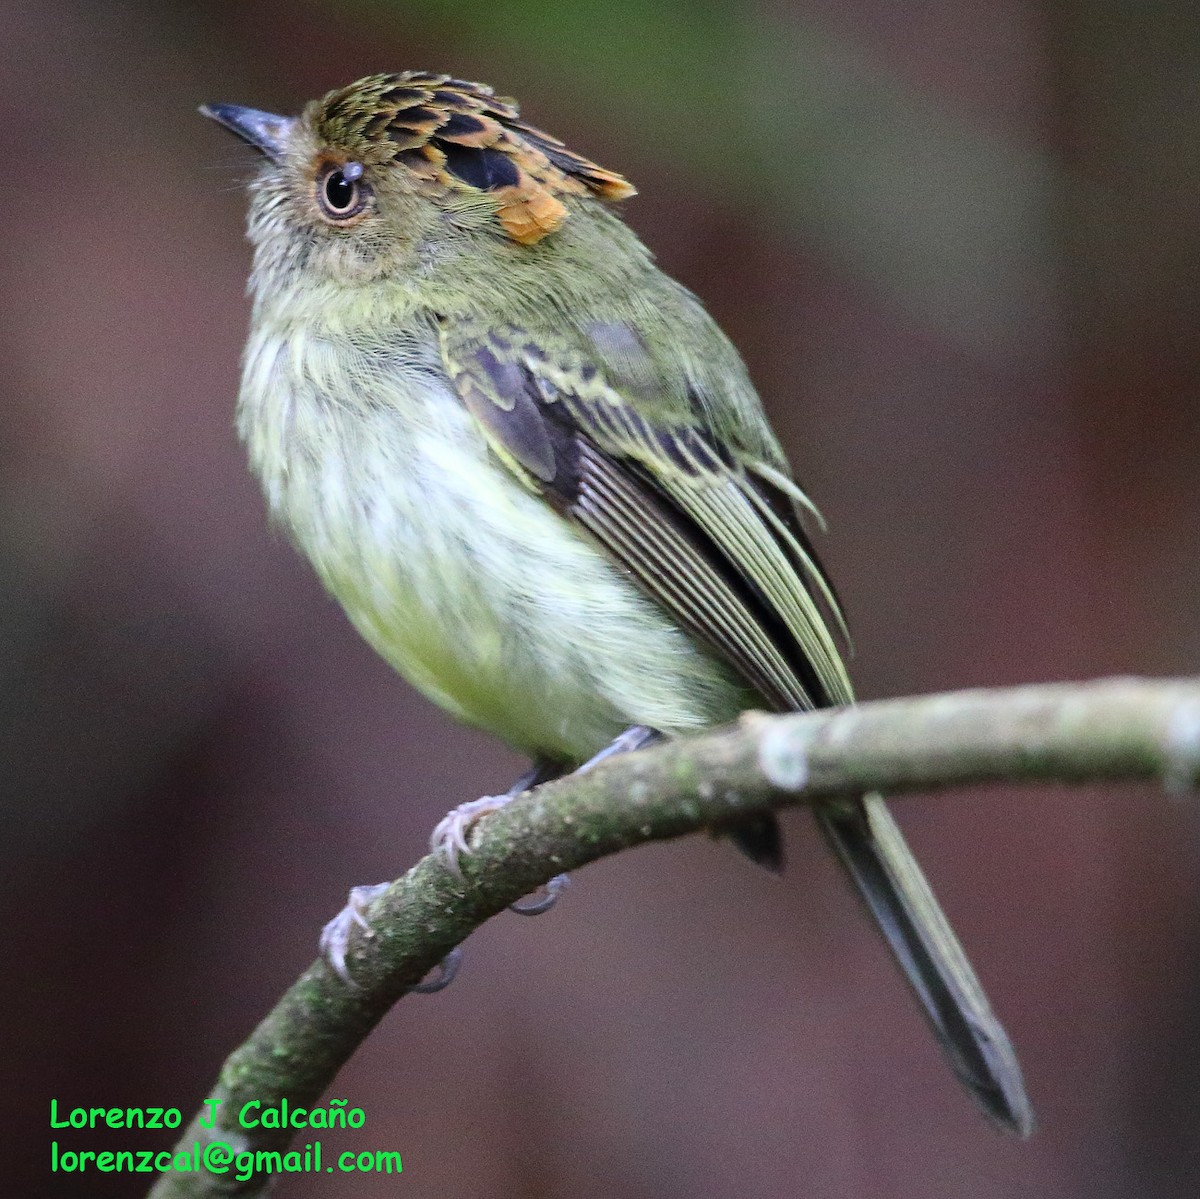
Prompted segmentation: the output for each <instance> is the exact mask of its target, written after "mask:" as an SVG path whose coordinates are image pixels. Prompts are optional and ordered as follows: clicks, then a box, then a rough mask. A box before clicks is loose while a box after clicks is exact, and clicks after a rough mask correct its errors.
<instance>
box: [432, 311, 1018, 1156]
mask: <svg viewBox="0 0 1200 1199" xmlns="http://www.w3.org/2000/svg"><path fill="white" fill-rule="evenodd" d="M442 349H443V357H444V361H445V363H446V367H447V370H448V372H449V374H450V377H451V379H452V380H453V382H454V384H455V387H456V388H457V391H458V394H459V395H460V396H461V397H462V400H463V403H464V404H465V405H466V407H467V408H468V410H469V411H470V412H471V413H472V414H473V415H474V416H475V417H476V419H477V420H478V421H479V423H480V426H481V427H482V428H483V429H484V430H485V432H486V434H487V436H488V438H489V441H490V444H491V445H492V447H493V449H494V450H495V452H496V453H497V455H498V456H499V457H500V458H501V459H502V460H503V461H504V462H506V463H507V464H508V465H509V467H510V468H511V469H512V470H513V471H515V472H516V473H517V474H518V475H519V476H520V477H521V478H522V479H523V480H524V481H525V482H526V484H527V485H528V486H530V487H531V488H533V489H534V490H536V491H538V492H539V493H540V494H542V495H543V496H544V497H545V498H546V500H547V502H549V503H551V504H553V505H554V506H555V507H556V508H557V509H558V510H559V511H561V512H562V513H563V514H564V515H565V516H566V517H568V518H569V519H571V520H573V521H575V522H576V523H578V524H579V525H580V526H581V527H583V528H585V529H587V530H588V531H589V532H590V533H591V534H592V535H593V536H594V537H595V538H596V539H597V541H599V542H600V544H601V545H603V546H604V548H605V549H606V550H607V551H608V552H609V553H610V554H611V555H612V556H613V558H614V559H615V560H616V561H617V562H620V563H621V564H622V565H623V566H624V567H626V568H627V569H628V570H629V571H630V572H631V573H632V574H633V576H634V577H635V578H636V579H637V580H638V582H639V583H640V584H641V585H642V586H643V587H644V588H645V590H646V591H647V592H648V593H649V594H650V595H652V596H653V597H654V598H655V599H656V600H658V602H659V603H660V604H662V605H663V607H664V608H666V609H667V610H668V611H669V612H670V613H671V614H672V615H673V616H674V617H675V619H676V620H678V621H679V623H680V624H681V625H683V627H685V628H686V629H688V630H689V631H690V632H691V633H693V634H694V635H695V636H696V637H698V638H700V639H701V640H703V641H704V642H706V643H707V644H708V645H710V646H711V647H712V648H713V649H714V650H715V651H716V652H717V653H718V654H720V655H721V657H723V658H724V659H725V660H726V661H728V662H729V663H730V664H731V665H733V666H734V668H735V669H737V670H738V671H739V672H740V673H741V674H742V676H743V677H744V678H745V679H746V680H747V681H748V682H749V683H751V684H752V685H753V686H754V687H756V688H757V689H758V690H759V692H760V693H761V694H762V696H763V698H764V700H765V701H766V702H767V703H769V704H771V705H772V706H774V707H776V708H779V709H782V710H787V709H798V708H799V709H803V708H812V707H821V706H825V705H828V704H836V703H848V702H850V701H851V699H852V693H851V690H850V682H849V679H848V678H847V676H846V671H845V667H844V666H843V664H842V659H841V656H840V654H839V653H838V651H837V648H836V646H835V645H834V642H833V638H832V636H831V633H830V625H831V624H833V625H840V623H841V616H840V610H839V607H838V602H837V598H836V596H835V595H834V592H833V589H832V587H831V585H830V584H829V582H828V580H827V579H826V577H825V575H824V573H823V572H822V570H821V568H820V565H819V564H818V563H817V561H816V558H815V556H814V555H813V552H812V547H811V544H810V543H809V541H808V539H807V537H806V536H805V534H804V531H803V529H802V527H801V526H800V523H799V519H798V516H797V511H796V506H797V505H798V504H799V505H804V504H806V503H807V501H805V499H804V497H803V494H802V493H801V492H800V491H799V489H798V488H797V487H796V486H795V484H794V483H792V481H791V480H790V479H789V478H788V477H787V476H786V475H785V474H784V473H783V472H782V471H780V470H779V469H778V468H777V467H774V466H773V465H772V464H770V463H765V462H760V461H755V460H753V459H750V460H739V459H738V457H737V456H736V453H735V452H732V451H730V450H729V449H728V448H726V447H723V446H718V445H716V444H714V442H713V441H712V440H711V439H710V438H709V437H708V436H707V434H706V432H705V430H704V428H703V427H702V426H701V425H700V424H699V423H696V422H689V421H687V420H675V421H660V422H657V423H655V422H652V421H650V420H648V419H646V417H644V416H643V415H642V414H641V413H640V412H639V411H636V410H635V409H633V408H632V407H631V406H630V405H629V404H628V403H626V402H625V400H624V399H623V398H622V396H621V395H620V393H619V392H618V391H617V390H615V389H614V388H613V387H611V386H609V384H608V382H607V381H606V380H605V378H604V377H603V376H602V374H601V373H600V372H599V371H598V370H597V368H596V366H595V364H594V363H593V362H591V361H589V360H587V359H586V358H581V357H580V356H579V355H578V353H577V352H576V351H575V350H574V349H573V347H571V346H569V345H568V346H560V347H558V349H557V352H556V351H555V350H553V349H551V348H550V347H549V346H548V345H547V344H545V343H544V342H539V341H537V340H536V339H533V338H531V337H530V336H529V335H528V334H527V333H525V332H524V331H522V330H516V329H509V330H495V329H486V330H485V329H482V328H472V327H471V326H470V325H469V324H466V325H464V324H457V325H455V326H454V327H453V328H449V327H443V329H442ZM827 617H828V619H827ZM816 816H817V820H818V823H819V825H820V827H821V829H822V831H823V832H824V834H825V836H826V837H827V838H828V840H829V842H830V844H831V845H832V846H833V848H834V849H835V850H836V852H837V853H838V856H839V857H840V859H841V860H842V862H843V864H844V865H845V867H846V869H847V870H848V872H849V873H850V876H851V877H852V878H853V879H854V881H855V883H856V884H857V885H858V887H859V889H860V891H861V892H862V895H863V898H864V900H865V901H866V903H867V906H868V908H869V910H870V911H871V913H872V915H873V916H874V917H875V920H876V922H877V923H878V925H879V927H880V930H881V931H882V933H883V935H884V937H885V939H886V940H887V942H888V944H889V945H890V947H891V949H892V951H893V953H894V954H895V956H896V959H897V961H898V962H899V964H900V967H901V969H902V970H903V972H904V974H905V976H906V977H907V979H908V981H909V983H910V984H911V985H912V987H913V990H914V991H915V993H916V996H917V999H918V1000H919V1002H920V1004H921V1007H922V1010H923V1011H924V1013H925V1016H926V1019H927V1020H928V1021H929V1023H930V1026H931V1027H932V1029H933V1031H934V1034H935V1035H936V1037H937V1039H938V1040H939V1041H940V1042H941V1044H942V1046H943V1048H944V1049H945V1051H946V1053H947V1055H948V1057H949V1058H950V1061H951V1065H952V1066H953V1068H954V1071H955V1073H956V1074H957V1075H958V1076H959V1077H960V1078H961V1079H962V1080H963V1082H964V1083H965V1084H966V1085H967V1087H968V1088H969V1089H970V1090H971V1091H972V1093H973V1094H974V1095H975V1096H976V1098H977V1099H979V1101H980V1102H981V1103H982V1105H983V1106H984V1108H985V1109H986V1110H987V1111H988V1112H989V1113H990V1114H991V1115H992V1116H993V1117H994V1118H995V1119H997V1120H998V1121H999V1122H1000V1123H1002V1124H1004V1125H1005V1126H1006V1127H1009V1128H1011V1129H1013V1130H1015V1131H1017V1132H1018V1133H1020V1134H1022V1135H1025V1134H1028V1132H1029V1131H1030V1130H1031V1128H1032V1127H1033V1114H1032V1111H1031V1109H1030V1106H1029V1100H1028V1098H1027V1097H1026V1095H1025V1089H1024V1083H1023V1082H1022V1079H1021V1071H1020V1067H1019V1066H1018V1064H1017V1060H1016V1056H1015V1054H1014V1053H1013V1050H1012V1046H1011V1045H1010V1044H1009V1041H1008V1037H1007V1035H1006V1034H1005V1032H1004V1029H1003V1028H1002V1027H1001V1025H1000V1023H999V1022H998V1021H997V1020H996V1018H995V1016H994V1015H993V1014H992V1011H991V1008H990V1006H989V1005H988V1001H987V997H986V995H985V994H984V992H983V989H982V987H981V986H980V985H979V982H978V980H977V979H976V977H975V974H974V972H973V971H972V969H971V966H970V964H969V963H968V961H967V959H966V957H965V956H964V954H963V952H962V949H961V948H960V946H959V944H958V941H957V939H956V938H955V936H954V933H953V931H952V930H951V928H950V925H949V924H948V922H947V921H946V918H945V916H944V915H943V914H942V911H941V908H940V907H939V906H938V904H937V901H936V900H935V899H934V897H933V894H932V892H931V891H930V890H929V886H928V884H927V883H926V882H925V879H924V876H923V875H922V874H921V870H920V867H919V866H918V865H917V863H916V861H915V860H914V859H913V856H912V854H911V852H910V851H909V849H908V847H907V845H906V844H905V842H904V839H903V837H902V836H901V834H900V831H899V829H898V828H896V826H895V824H894V822H893V821H892V819H891V817H890V815H889V814H888V812H887V809H886V807H885V806H884V804H883V801H882V800H881V799H879V797H878V796H868V797H867V798H866V799H864V800H860V801H857V802H853V803H847V804H845V805H836V806H835V805H830V806H828V807H822V808H819V809H817V810H816ZM731 835H732V836H733V837H734V838H735V840H737V841H738V843H739V844H740V845H741V846H742V847H743V848H744V849H745V850H746V851H747V852H748V853H749V854H750V855H751V856H752V857H754V858H755V859H756V860H758V861H761V862H763V864H765V865H772V866H774V867H776V868H778V865H779V861H780V845H779V837H778V829H777V826H776V824H775V821H774V820H773V819H772V818H770V817H768V818H766V819H764V820H760V821H758V822H756V823H755V824H753V825H750V826H748V827H746V828H735V829H733V830H731Z"/></svg>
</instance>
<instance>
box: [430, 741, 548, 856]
mask: <svg viewBox="0 0 1200 1199" xmlns="http://www.w3.org/2000/svg"><path fill="white" fill-rule="evenodd" d="M565 773H566V767H565V766H563V765H562V763H560V762H545V761H538V762H534V763H533V765H532V766H531V767H530V768H529V769H528V770H527V771H525V773H524V774H523V775H521V777H520V778H519V779H517V781H516V782H515V783H513V785H512V786H511V787H509V789H508V790H507V791H505V792H504V794H503V795H484V796H481V797H480V798H479V799H472V800H470V801H469V802H468V803H463V804H459V805H458V807H457V808H452V809H451V810H450V811H449V812H447V813H446V815H445V816H443V817H442V818H441V820H439V821H438V823H437V826H436V827H435V828H434V830H433V832H432V833H431V834H430V837H429V848H430V850H431V851H432V852H433V853H435V854H437V853H440V854H441V855H442V856H443V857H444V858H445V859H446V865H447V866H449V867H450V869H451V871H452V872H453V873H455V874H461V873H462V871H461V869H460V868H459V865H458V856H459V854H464V853H470V852H471V847H470V846H469V845H468V844H467V834H468V833H469V832H470V831H471V827H472V826H473V825H474V824H475V822H476V821H477V820H478V819H479V818H480V817H482V816H486V815H487V814H488V813H489V812H498V811H499V810H500V809H501V808H503V807H505V806H506V805H507V804H508V803H510V802H511V801H512V800H513V799H515V798H516V797H517V796H518V795H523V794H524V793H525V792H526V791H531V790H532V789H533V788H534V787H537V786H539V785H540V784H542V783H548V782H550V781H551V780H552V779H556V778H561V777H562V776H563V775H564V774H565Z"/></svg>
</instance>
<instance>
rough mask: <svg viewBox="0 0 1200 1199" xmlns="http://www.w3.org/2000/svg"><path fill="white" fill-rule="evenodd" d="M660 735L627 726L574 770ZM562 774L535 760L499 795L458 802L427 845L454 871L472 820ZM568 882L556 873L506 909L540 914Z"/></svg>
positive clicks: (556, 767)
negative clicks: (538, 893)
mask: <svg viewBox="0 0 1200 1199" xmlns="http://www.w3.org/2000/svg"><path fill="white" fill-rule="evenodd" d="M661 736H662V734H661V733H659V732H657V731H656V730H654V729H651V728H647V727H646V726H645V725H642V724H634V725H630V726H629V728H627V729H626V730H625V731H624V732H623V733H621V734H619V735H618V736H617V737H616V738H615V739H614V740H613V742H612V743H611V744H610V745H606V746H605V747H604V748H603V749H602V750H601V751H600V752H599V753H598V754H596V755H595V756H594V757H591V758H589V759H588V760H587V761H586V762H584V764H583V765H582V766H580V767H578V769H577V770H576V771H575V772H574V773H576V774H584V773H585V772H587V771H589V770H591V769H592V767H593V766H598V765H599V764H600V763H601V762H603V761H604V760H605V759H606V758H611V757H613V756H614V755H616V754H622V753H630V752H632V751H633V750H635V749H641V748H642V747H643V746H646V745H650V744H651V743H652V742H654V741H657V740H658V739H659V738H660V737H661ZM566 773H567V772H566V768H565V767H563V766H562V765H561V763H556V762H535V763H534V765H533V767H532V768H531V769H530V770H528V771H527V772H526V773H525V774H523V775H522V776H521V777H520V778H519V779H518V780H517V781H516V782H515V783H514V784H513V785H512V786H511V787H510V788H509V789H508V790H507V791H506V792H505V793H504V794H503V795H485V796H483V798H481V799H475V800H472V801H471V802H470V803H465V804H460V805H459V806H458V807H457V808H455V809H454V810H453V811H452V812H449V813H447V815H446V816H445V817H443V819H442V820H441V821H440V822H439V824H438V826H437V828H435V829H434V830H433V835H432V837H431V838H430V845H431V847H432V848H433V851H434V852H435V853H441V854H443V855H444V856H445V858H446V862H447V865H448V866H449V867H450V869H451V870H453V871H454V872H455V873H458V871H459V865H458V858H459V855H460V854H465V853H470V852H471V847H470V846H469V845H468V844H467V834H468V833H469V832H470V830H471V826H472V825H473V824H474V823H475V821H477V820H478V819H479V818H480V817H481V816H485V815H487V813H488V812H495V811H498V810H499V809H500V808H502V807H504V806H505V805H506V804H507V803H508V802H509V801H510V800H512V799H513V798H514V797H515V796H517V795H521V794H523V793H524V792H525V791H529V790H531V789H532V788H534V787H536V786H539V785H540V784H541V783H548V782H551V781H552V780H554V779H557V778H561V777H562V776H563V775H564V774H566ZM569 881H570V880H569V878H568V876H567V875H565V874H556V875H555V876H554V877H553V878H552V879H551V880H550V881H549V882H548V883H546V884H545V886H544V887H542V888H541V890H543V891H544V892H545V894H544V896H543V897H542V898H541V899H539V900H535V901H534V902H532V903H514V904H512V905H511V906H510V911H513V912H516V913H517V914H518V915H521V916H540V915H541V914H542V913H543V912H547V911H549V910H550V909H551V908H552V907H553V906H554V904H555V901H556V900H557V899H558V897H559V895H560V894H561V893H562V891H563V889H564V888H565V887H566V886H567V883H568V882H569Z"/></svg>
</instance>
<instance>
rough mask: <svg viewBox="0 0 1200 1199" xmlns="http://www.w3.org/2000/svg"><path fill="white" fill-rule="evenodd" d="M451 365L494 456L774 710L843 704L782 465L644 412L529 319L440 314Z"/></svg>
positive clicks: (689, 421)
mask: <svg viewBox="0 0 1200 1199" xmlns="http://www.w3.org/2000/svg"><path fill="white" fill-rule="evenodd" d="M440 335H441V347H442V356H443V360H444V363H445V366H446V370H447V373H448V374H449V376H450V378H451V380H452V381H453V384H454V387H455V389H456V391H457V393H458V395H459V396H460V398H461V399H462V402H463V404H464V405H465V406H466V408H467V410H468V411H469V412H470V413H471V414H472V415H473V416H474V418H475V419H476V421H478V423H479V425H480V427H481V428H482V429H483V431H484V434H485V436H486V437H487V439H488V442H489V444H490V445H491V447H492V449H493V451H494V452H495V454H496V456H497V457H498V458H499V459H500V461H502V462H503V463H504V464H505V465H506V466H507V467H508V468H509V469H510V470H512V471H513V472H514V474H516V475H517V476H518V477H519V478H520V479H521V480H522V482H524V483H525V484H526V485H527V486H528V487H529V488H531V489H532V490H533V491H535V492H537V493H538V494H539V495H541V496H543V497H544V498H545V500H546V501H547V503H549V504H551V505H552V506H553V507H554V508H555V509H556V510H557V511H559V512H561V513H562V514H563V515H564V516H565V517H566V518H567V519H568V520H571V521H573V522H575V523H576V524H578V525H579V526H580V527H582V528H584V529H586V530H587V531H588V532H589V533H590V534H591V535H592V536H593V537H594V538H595V539H596V540H597V541H598V542H599V543H600V544H601V545H602V546H603V547H604V548H605V549H606V550H607V552H608V553H610V554H611V555H612V556H613V558H614V559H615V560H616V561H617V562H619V563H620V564H621V565H622V566H623V567H625V568H626V569H628V570H629V571H630V572H632V574H633V575H634V577H635V578H636V579H637V580H638V582H639V583H640V584H641V586H642V587H643V588H645V590H646V591H648V592H649V593H650V594H651V595H652V596H653V597H654V598H655V599H656V600H657V601H658V602H659V603H660V604H662V605H663V607H665V608H666V609H667V611H669V612H670V613H671V614H672V616H673V617H674V618H675V619H676V620H678V621H679V623H680V624H681V625H682V626H683V627H685V628H686V629H687V630H688V631H689V632H691V633H692V634H693V635H694V636H696V637H698V638H700V639H701V640H702V641H704V642H705V643H707V644H708V645H710V646H711V647H712V648H713V649H714V650H715V651H716V652H717V653H718V654H720V655H721V656H722V657H723V658H725V659H726V660H727V661H728V662H729V663H730V664H731V665H733V666H734V668H735V669H736V670H738V671H739V672H740V673H741V674H742V675H743V676H744V677H745V678H746V679H747V681H748V682H750V684H751V685H752V686H754V687H756V688H757V689H758V690H759V691H760V692H761V693H762V695H763V698H764V700H765V701H766V702H767V703H768V704H770V705H771V706H773V707H777V708H780V709H797V708H812V707H820V706H824V705H827V704H831V703H833V704H836V703H847V702H849V701H850V699H851V690H850V681H849V678H848V677H847V674H846V669H845V666H844V664H843V662H842V657H841V654H840V653H839V652H838V648H837V645H836V643H835V640H834V636H833V633H832V630H831V626H833V627H836V628H839V629H840V630H841V631H843V632H844V625H843V622H842V618H841V613H840V609H839V606H838V602H837V599H836V597H835V595H834V593H833V590H832V588H831V586H830V585H829V582H828V580H827V579H826V577H825V575H824V573H823V571H822V569H821V567H820V565H819V563H818V562H817V560H816V558H815V556H814V555H813V553H812V548H811V545H810V544H809V542H808V539H807V538H806V537H805V535H804V533H803V530H802V529H801V527H800V524H799V521H798V519H797V516H796V504H797V503H807V501H806V500H805V499H804V497H803V494H802V493H801V492H800V491H799V489H798V488H797V487H796V485H795V484H794V483H792V481H791V480H790V479H789V478H788V477H787V475H786V474H785V473H784V472H783V471H781V470H780V469H779V468H778V467H775V466H772V465H771V464H769V463H765V462H761V461H756V460H754V459H753V458H752V457H749V456H747V457H745V458H743V457H741V456H739V455H738V453H737V451H736V450H730V449H729V448H728V446H726V445H719V444H717V443H716V439H715V438H713V437H712V436H711V435H710V434H709V433H708V432H707V431H706V429H705V428H704V426H703V424H702V422H701V421H700V420H699V419H696V418H694V417H693V416H692V415H691V414H689V413H687V412H683V413H679V414H676V415H673V416H667V417H666V418H664V417H663V415H662V412H663V406H662V405H659V406H658V407H657V408H656V409H654V410H655V412H656V416H655V418H654V419H649V418H647V417H646V416H645V415H643V411H644V409H645V408H646V407H649V405H641V404H639V405H638V406H637V407H635V406H634V404H633V403H631V402H630V401H631V398H632V397H630V396H629V395H627V394H622V391H621V390H620V389H619V388H618V387H617V386H614V385H613V384H612V383H611V382H610V380H609V379H608V378H607V377H606V374H605V372H604V371H603V370H602V369H601V368H599V367H598V366H597V365H596V360H595V358H594V357H592V356H589V355H588V354H587V352H586V350H585V349H583V348H581V347H578V346H574V345H572V344H571V343H570V342H568V341H565V340H560V339H555V338H547V337H545V336H538V335H536V334H534V333H532V332H530V331H528V330H524V329H520V328H514V327H505V328H500V329H497V328H495V327H484V326H483V325H481V324H473V323H471V322H469V321H466V322H464V321H461V320H460V321H455V322H454V323H449V322H446V323H444V324H443V325H442V326H441V334H440Z"/></svg>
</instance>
